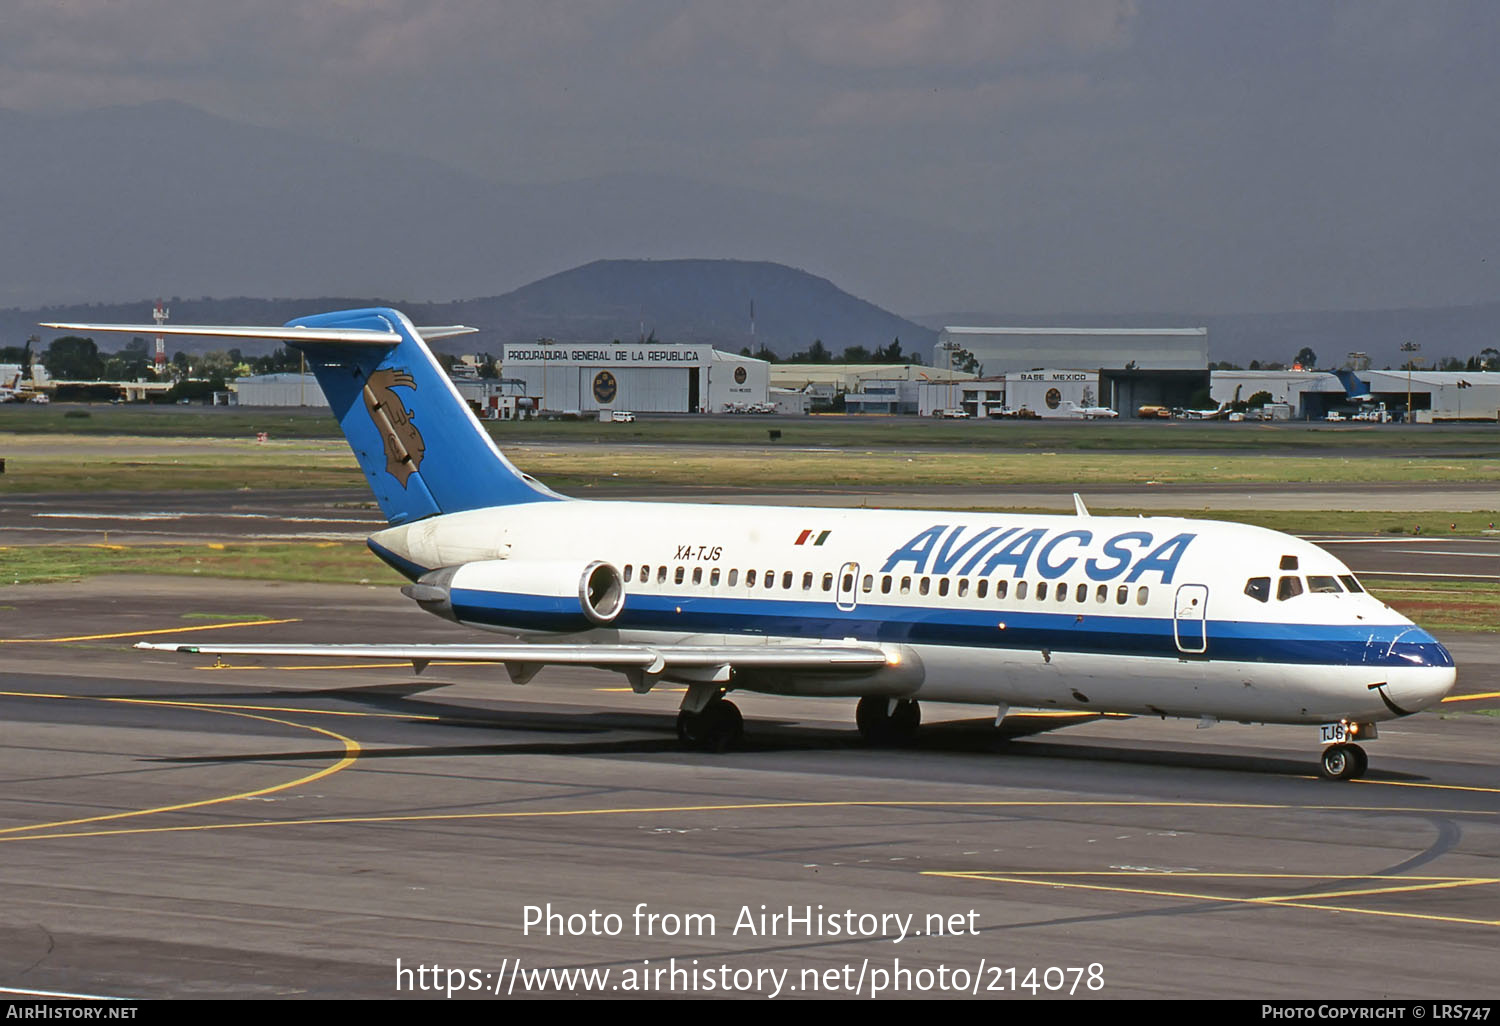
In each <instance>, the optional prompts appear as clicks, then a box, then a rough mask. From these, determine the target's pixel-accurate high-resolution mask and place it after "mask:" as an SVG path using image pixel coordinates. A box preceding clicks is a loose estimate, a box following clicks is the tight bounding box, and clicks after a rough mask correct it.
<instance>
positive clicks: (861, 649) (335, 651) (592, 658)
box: [135, 641, 900, 673]
mask: <svg viewBox="0 0 1500 1026" xmlns="http://www.w3.org/2000/svg"><path fill="white" fill-rule="evenodd" d="M135 647H136V648H139V649H148V650H150V651H154V652H181V653H185V654H187V655H211V656H226V655H227V656H295V657H297V658H310V657H312V658H316V657H333V658H339V659H399V660H402V661H405V662H414V663H415V662H421V663H445V662H484V663H513V664H534V665H537V666H548V665H554V666H593V667H597V668H599V669H605V670H644V671H646V672H649V673H661V672H670V671H673V670H701V669H704V668H706V667H715V666H725V665H727V666H733V667H736V668H740V669H757V670H759V669H767V670H769V669H780V670H824V671H832V670H847V671H850V672H869V671H871V670H876V669H879V668H880V667H883V666H886V665H887V664H891V663H893V662H899V660H900V656H899V655H896V654H894V653H887V652H886V651H885V650H883V649H881V648H879V647H878V646H875V645H798V646H791V645H786V646H782V645H588V644H578V645H544V644H536V645H527V644H516V645H174V644H171V643H170V642H168V643H153V642H149V641H143V642H140V643H138V644H137V645H136V646H135Z"/></svg>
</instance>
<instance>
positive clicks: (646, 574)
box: [641, 563, 651, 584]
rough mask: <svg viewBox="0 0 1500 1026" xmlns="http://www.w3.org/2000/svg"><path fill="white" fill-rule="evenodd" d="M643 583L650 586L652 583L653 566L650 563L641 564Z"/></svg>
mask: <svg viewBox="0 0 1500 1026" xmlns="http://www.w3.org/2000/svg"><path fill="white" fill-rule="evenodd" d="M641 583H642V584H650V583H651V564H650V563H642V564H641Z"/></svg>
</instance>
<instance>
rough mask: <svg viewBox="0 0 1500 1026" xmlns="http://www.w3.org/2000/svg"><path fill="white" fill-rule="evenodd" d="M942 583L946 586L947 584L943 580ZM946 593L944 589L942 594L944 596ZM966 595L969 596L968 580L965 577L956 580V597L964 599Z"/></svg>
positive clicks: (946, 590)
mask: <svg viewBox="0 0 1500 1026" xmlns="http://www.w3.org/2000/svg"><path fill="white" fill-rule="evenodd" d="M943 583H944V584H946V583H948V582H947V581H946V580H945V581H944V582H943ZM947 593H948V589H947V588H944V589H943V594H945V595H946V594H947ZM968 594H969V579H968V578H967V577H960V578H959V579H958V597H959V598H966V597H968Z"/></svg>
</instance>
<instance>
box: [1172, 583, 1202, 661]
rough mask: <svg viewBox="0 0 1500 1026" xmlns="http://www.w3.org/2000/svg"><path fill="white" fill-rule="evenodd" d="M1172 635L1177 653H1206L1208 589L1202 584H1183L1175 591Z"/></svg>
mask: <svg viewBox="0 0 1500 1026" xmlns="http://www.w3.org/2000/svg"><path fill="white" fill-rule="evenodd" d="M1172 635H1173V637H1175V638H1176V639H1177V651H1179V652H1185V653H1187V654H1188V655H1203V654H1204V653H1205V652H1207V651H1208V588H1207V586H1206V585H1202V584H1184V585H1183V586H1182V587H1180V588H1178V589H1177V599H1176V604H1175V609H1174V612H1173V615H1172Z"/></svg>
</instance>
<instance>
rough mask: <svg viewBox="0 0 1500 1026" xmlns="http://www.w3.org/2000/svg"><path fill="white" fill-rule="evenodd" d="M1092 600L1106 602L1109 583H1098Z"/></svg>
mask: <svg viewBox="0 0 1500 1026" xmlns="http://www.w3.org/2000/svg"><path fill="white" fill-rule="evenodd" d="M1094 601H1095V602H1108V601H1109V585H1107V584H1101V585H1099V588H1098V590H1096V591H1095V592H1094Z"/></svg>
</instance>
